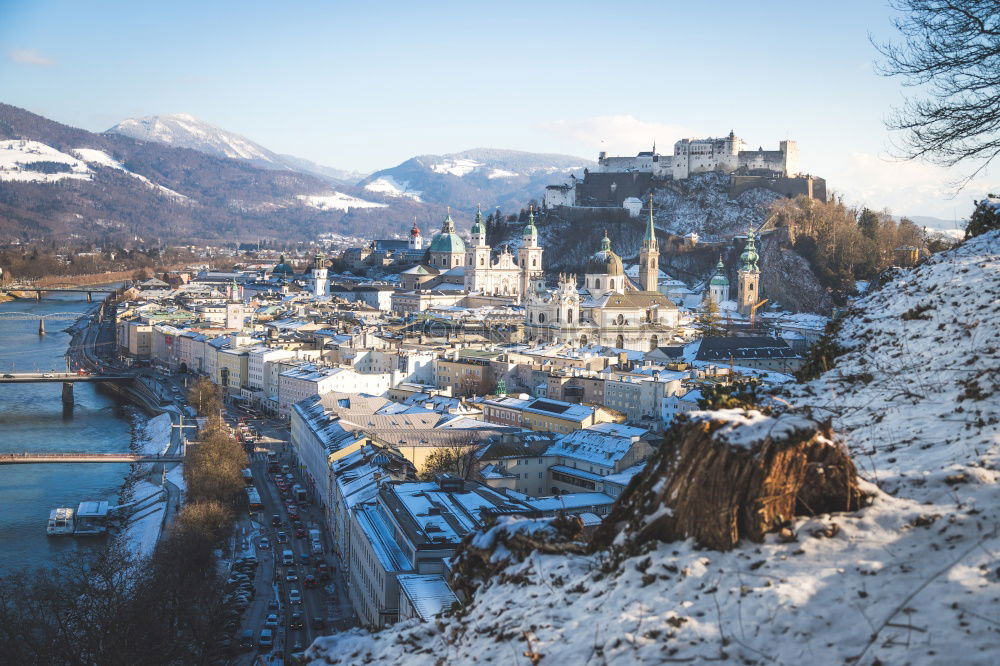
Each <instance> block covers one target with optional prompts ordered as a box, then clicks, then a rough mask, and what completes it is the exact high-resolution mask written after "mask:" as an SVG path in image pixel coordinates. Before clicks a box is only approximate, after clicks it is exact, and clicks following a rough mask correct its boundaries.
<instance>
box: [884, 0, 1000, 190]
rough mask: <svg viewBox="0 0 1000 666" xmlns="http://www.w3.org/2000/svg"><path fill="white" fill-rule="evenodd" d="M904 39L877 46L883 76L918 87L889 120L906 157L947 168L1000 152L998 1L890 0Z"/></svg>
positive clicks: (978, 168) (988, 158) (982, 162)
mask: <svg viewBox="0 0 1000 666" xmlns="http://www.w3.org/2000/svg"><path fill="white" fill-rule="evenodd" d="M890 4H891V5H892V6H893V7H894V8H895V9H896V10H897V11H899V12H900V14H901V16H900V17H899V18H897V19H895V20H894V21H893V24H894V25H895V27H896V29H897V30H898V31H899V33H900V35H901V36H902V42H901V43H892V42H886V43H876V44H875V47H876V48H877V49H878V51H879V53H881V55H882V58H883V61H882V62H881V63H879V65H878V69H879V72H880V73H881V74H883V75H884V76H899V77H902V78H903V80H904V85H905V86H907V87H909V88H916V89H919V91H920V92H919V93H917V94H916V95H913V96H911V97H909V98H908V99H907V100H906V102H905V104H904V105H903V106H902V107H901V108H897V109H896V110H895V112H894V114H893V115H892V116H891V117H890V118H889V120H888V122H887V125H888V127H889V128H890V129H893V130H900V131H902V132H904V136H905V139H904V142H905V143H904V145H903V146H902V152H903V155H904V156H905V157H907V158H909V159H913V158H917V157H920V158H925V159H927V160H929V161H932V162H934V163H937V164H941V165H943V166H947V167H951V166H955V165H957V164H960V163H965V164H977V166H976V168H975V169H974V170H973V171H972V173H971V174H970V175H969V177H968V178H967V179H966V183H967V182H968V181H969V180H971V179H972V178H973V177H974V176H975V175H977V174H978V173H979V172H980V171H982V170H983V169H984V168H985V167H986V166H987V165H988V164H989V163H990V162H991V161H992V160H993V159H995V158H996V157H997V155H1000V5H998V4H997V2H996V0H892V1H891V3H890Z"/></svg>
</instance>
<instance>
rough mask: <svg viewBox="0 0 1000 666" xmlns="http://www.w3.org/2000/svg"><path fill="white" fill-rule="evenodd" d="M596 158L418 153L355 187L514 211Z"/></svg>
mask: <svg viewBox="0 0 1000 666" xmlns="http://www.w3.org/2000/svg"><path fill="white" fill-rule="evenodd" d="M593 165H594V163H593V162H592V161H590V160H585V159H582V158H579V157H571V156H568V155H550V154H544V153H526V152H520V151H516V150H498V149H492V148H476V149H473V150H466V151H463V152H460V153H449V154H447V155H419V156H417V157H414V158H411V159H409V160H406V161H405V162H403V163H402V164H399V165H397V166H395V167H392V168H391V169H383V170H381V171H376V172H375V173H373V174H372V175H371V176H369V177H367V178H365V179H364V180H362V181H361V182H360V183H358V185H359V187H361V188H363V189H364V190H366V191H368V192H375V193H379V194H384V195H386V196H390V197H395V198H407V199H412V200H414V201H425V202H429V203H437V204H440V205H450V206H452V207H454V208H457V209H459V210H465V211H470V212H471V211H474V210H475V208H476V205H477V204H482V205H483V207H484V209H486V210H489V209H490V208H493V207H496V206H499V207H500V208H501V209H502V210H504V211H507V212H513V211H515V210H517V209H519V208H521V207H522V206H526V205H527V203H528V202H529V201H531V200H535V201H540V200H541V197H542V193H543V192H544V191H545V186H546V185H548V184H550V183H552V182H558V181H560V180H562V179H563V178H565V177H567V176H568V175H569V174H570V173H577V174H578V175H579V174H582V172H583V170H584V168H586V167H592V166H593Z"/></svg>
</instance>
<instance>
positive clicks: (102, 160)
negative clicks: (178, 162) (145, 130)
mask: <svg viewBox="0 0 1000 666" xmlns="http://www.w3.org/2000/svg"><path fill="white" fill-rule="evenodd" d="M72 152H73V154H74V155H76V156H77V157H79V158H80V159H81V160H83V161H84V162H86V163H88V164H94V165H97V166H102V167H107V168H109V169H118V170H119V171H124V172H125V173H127V174H128V175H130V176H132V177H133V178H135V179H136V180H138V181H140V182H142V183H143V184H144V185H146V186H147V187H151V188H153V189H154V190H158V191H160V192H162V193H163V194H166V195H168V196H171V197H174V198H177V199H187V197H186V196H184V195H183V194H181V193H180V192H175V191H174V190H172V189H170V188H169V187H164V186H163V185H158V184H156V183H154V182H153V181H151V180H150V179H148V178H146V177H145V176H141V175H139V174H137V173H135V172H134V171H129V170H128V169H126V168H125V167H124V166H122V163H121V162H119V161H117V160H115V159H114V158H113V157H111V156H110V155H108V154H107V153H106V152H104V151H103V150H96V149H94V148H74V149H73V151H72Z"/></svg>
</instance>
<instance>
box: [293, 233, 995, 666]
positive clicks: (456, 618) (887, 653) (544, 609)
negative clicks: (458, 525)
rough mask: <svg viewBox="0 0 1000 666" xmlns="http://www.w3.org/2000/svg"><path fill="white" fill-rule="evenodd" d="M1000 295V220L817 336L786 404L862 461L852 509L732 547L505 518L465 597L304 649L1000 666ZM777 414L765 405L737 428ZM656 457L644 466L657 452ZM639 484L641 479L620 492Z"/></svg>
mask: <svg viewBox="0 0 1000 666" xmlns="http://www.w3.org/2000/svg"><path fill="white" fill-rule="evenodd" d="M998 294H1000V232H997V231H994V232H990V233H988V234H984V235H982V236H980V237H977V238H974V239H972V240H970V241H967V242H965V243H964V244H963V245H961V246H959V247H958V248H956V249H954V250H950V251H947V252H943V253H941V254H938V255H935V256H933V257H931V258H930V259H929V260H927V261H926V262H924V263H923V264H921V265H920V266H918V267H916V268H913V269H911V270H907V271H900V272H898V273H897V274H894V275H892V276H891V278H889V279H888V280H886V281H885V283H884V284H883V285H882V286H881V287H880V288H876V289H875V290H874V291H872V292H871V293H870V294H869V295H868V296H867V297H865V298H864V299H863V300H861V301H860V302H858V303H857V304H856V305H855V307H854V308H852V311H851V312H850V313H849V314H848V315H847V316H846V317H845V318H844V319H842V320H840V324H839V326H838V328H837V330H836V331H835V332H834V333H833V334H832V339H831V340H830V341H829V344H827V345H825V347H826V349H827V350H828V351H829V357H830V358H829V359H828V360H829V362H831V363H833V366H832V367H831V369H830V370H828V371H826V372H825V373H823V374H822V375H820V376H819V377H818V378H816V379H814V380H812V381H810V382H808V383H806V384H800V385H796V386H794V387H793V388H792V389H791V390H790V392H789V394H788V395H786V396H785V397H784V398H783V400H788V401H789V402H790V403H791V407H790V413H789V414H788V416H790V417H792V418H796V419H799V418H801V417H802V416H801V415H808V416H809V417H810V418H813V419H824V418H832V423H833V429H834V431H835V432H836V433H837V436H838V437H839V438H840V439H841V440H842V441H843V443H844V444H845V445H846V446H847V448H848V450H849V451H850V453H851V456H852V458H853V460H854V462H855V465H856V467H857V471H858V474H859V475H860V476H861V477H863V482H862V490H863V492H864V493H865V494H866V495H868V500H867V502H866V505H865V506H864V508H862V509H860V510H859V511H856V512H853V513H846V512H845V513H828V514H820V515H817V516H814V517H798V518H794V519H791V520H790V521H789V522H788V523H787V527H786V529H784V530H782V532H783V533H782V534H781V535H778V534H772V535H768V536H767V537H766V538H765V541H764V542H763V543H749V542H746V541H743V542H740V543H739V544H738V545H737V546H736V548H734V549H732V550H730V551H727V552H720V551H715V550H710V549H705V548H699V547H697V546H696V545H695V544H694V543H693V540H692V539H688V540H686V541H679V542H673V543H656V542H648V543H646V544H644V545H643V546H642V547H640V548H639V549H638V550H636V549H631V550H630V549H628V548H626V547H625V546H624V545H622V546H621V547H620V544H626V545H627V544H628V541H629V539H630V538H631V537H632V536H633V534H634V533H633V532H630V531H628V530H629V529H630V528H628V527H626V528H624V529H623V530H622V531H621V532H620V533H619V538H618V539H614V543H615V545H613V546H612V547H611V548H610V549H607V550H599V551H597V552H594V553H591V554H587V553H584V552H580V551H581V549H579V548H577V549H574V550H570V553H572V554H568V553H566V552H564V553H559V554H540V553H538V552H537V551H536V552H534V553H533V554H528V555H524V554H514V553H512V552H511V550H508V549H506V548H505V547H504V546H503V545H502V543H500V542H499V541H498V538H499V537H500V536H501V535H500V534H499V533H497V530H498V529H505V530H506V531H507V533H510V532H511V531H512V530H513V529H522V530H523V531H525V532H529V531H533V530H534V531H538V530H540V529H545V528H542V527H541V526H540V522H541V521H522V522H521V523H520V524H511V525H508V526H504V525H500V526H499V528H494V529H493V530H491V532H489V533H487V534H486V535H480V536H479V537H477V538H476V540H475V544H476V545H478V547H480V548H493V556H492V558H488V561H490V562H491V564H492V565H493V566H495V567H503V566H504V563H505V562H506V563H507V564H506V567H505V568H504V570H503V571H502V574H501V575H495V576H493V577H492V579H491V580H490V581H489V582H487V583H486V584H484V585H483V586H482V587H480V588H479V589H478V590H477V591H476V593H475V596H474V597H473V600H472V601H471V603H470V604H469V605H467V606H466V607H465V608H463V609H461V610H460V611H458V612H452V613H448V614H446V615H444V616H441V617H439V618H438V619H437V620H435V621H433V622H420V621H418V620H408V621H405V622H401V623H399V624H397V625H394V626H393V627H391V628H389V629H387V630H384V631H381V632H379V633H377V634H370V633H367V632H365V631H361V630H357V629H355V630H352V631H349V632H342V633H338V634H335V635H333V636H329V637H324V638H319V639H317V640H316V641H315V643H314V644H313V646H312V647H311V648H310V649H309V651H308V653H307V657H308V658H309V659H310V660H311V663H315V664H324V665H330V664H357V663H378V664H399V665H402V664H405V665H406V666H422V665H428V666H430V665H431V664H438V663H473V662H475V663H494V664H507V663H526V664H529V663H533V664H538V663H541V664H547V663H554V664H594V665H597V664H662V663H708V662H713V663H714V662H720V663H733V664H797V663H820V664H826V663H830V664H833V663H837V664H860V665H865V666H870V665H874V664H900V663H906V664H940V663H946V662H953V663H961V664H993V663H996V656H997V654H996V648H997V645H998V644H1000V615H998V610H997V609H998V608H1000V568H998V559H997V558H998V553H1000V493H998V482H1000V400H998V398H997V396H998V395H1000V344H998V340H997V334H996V332H997V330H1000V296H998ZM822 365H823V364H821V366H822ZM702 414H703V415H706V414H707V415H712V414H716V415H720V414H721V413H720V412H708V413H702ZM703 418H704V417H703ZM708 418H711V416H709V417H708ZM773 421H774V423H773V425H777V419H774V420H773ZM771 425H772V423H771V421H767V420H761V419H760V418H759V417H758V418H757V419H756V422H755V424H754V425H752V426H749V425H748V426H734V428H736V433H739V434H742V431H741V430H739V428H740V427H745V428H747V430H748V431H749V432H753V431H751V430H750V429H751V428H756V429H758V431H759V429H760V428H762V427H763V428H764V429H765V430H767V428H768V427H770V426H771ZM736 436H737V438H738V435H736ZM667 438H668V442H667V443H669V442H670V440H669V438H670V433H668V434H667ZM662 451H663V453H662V454H661V455H662V456H664V457H665V456H667V455H670V452H671V451H672V449H671V448H670V447H664V449H662ZM659 462H660V460H659V458H658V457H656V456H654V460H653V461H651V463H650V464H649V465H648V467H647V469H653V470H655V469H663V468H662V467H658V463H659ZM820 473H825V471H824V470H821V471H820ZM665 479H666V477H664V478H661V479H658V480H652V479H650V480H646V481H650V483H649V484H638V486H636V484H633V486H635V487H644V485H645V486H646V487H648V486H652V487H653V488H656V487H658V486H659V485H660V484H662V483H664V482H665ZM630 491H632V492H639V491H637V490H635V488H633V487H630V489H629V490H626V491H625V493H624V494H623V498H625V497H627V496H629V495H630ZM644 499H646V496H645V495H639V496H638V497H633V498H631V500H632V501H631V503H630V505H631V506H635V507H641V508H640V509H639V510H638V511H636V513H637V514H638V515H635V516H633V517H632V520H631V524H633V525H640V526H642V525H648V524H650V523H652V522H653V521H654V520H657V519H658V517H662V516H663V515H665V512H669V511H670V508H669V507H667V506H665V505H664V504H662V503H661V502H659V501H655V502H654V501H649V502H644ZM555 532H556V530H555V529H552V528H550V529H549V533H550V537H552V535H553V534H554V533H555ZM491 544H497V545H495V546H493V545H491ZM552 550H554V549H552ZM565 550H569V549H565Z"/></svg>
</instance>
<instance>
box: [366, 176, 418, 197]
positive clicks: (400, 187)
mask: <svg viewBox="0 0 1000 666" xmlns="http://www.w3.org/2000/svg"><path fill="white" fill-rule="evenodd" d="M365 189H366V190H368V191H370V192H378V193H379V194H384V195H386V196H389V197H408V198H410V199H413V200H414V201H422V199H421V198H420V195H421V194H423V193H422V192H421V191H420V190H411V189H410V183H409V181H406V180H403V181H398V180H396V179H395V178H393V177H392V176H381V177H380V178H376V179H375V180H373V181H372V182H370V183H368V184H367V185H365Z"/></svg>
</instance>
